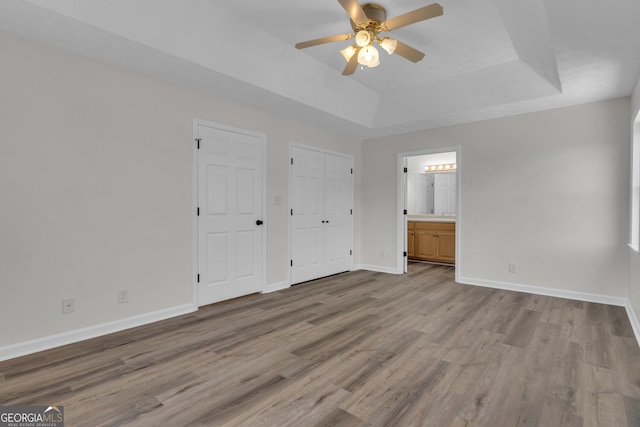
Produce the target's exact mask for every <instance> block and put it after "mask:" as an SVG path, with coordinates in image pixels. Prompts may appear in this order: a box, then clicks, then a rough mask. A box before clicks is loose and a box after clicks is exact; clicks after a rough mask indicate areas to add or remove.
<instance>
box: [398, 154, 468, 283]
mask: <svg viewBox="0 0 640 427" xmlns="http://www.w3.org/2000/svg"><path fill="white" fill-rule="evenodd" d="M461 151H462V149H461V146H460V145H455V146H448V147H434V148H424V149H422V150H416V151H409V152H402V153H398V156H397V159H396V167H397V177H398V179H397V182H398V184H397V185H398V188H397V195H398V200H397V209H396V227H397V228H396V230H397V231H396V245H397V248H403V247H404V249H401V250H398V251H397V252H398V253H397V258H396V274H404V256H403V251H406V250H407V226H406V220H405V216H404V215H403V213H402V211H403V210H404V206H406V197H407V195H406V193H407V192H406V191H403V175H404V158H405V157H414V156H423V155H425V154H438V153H448V152H455V153H456V164H457V165H458V167H457V169H456V173H457V175H456V203H457V206H456V266H455V281H456V282H458V277H459V275H460V271H462V258H461V256H460V253H461V252H460V240H461V239H460V236H461V235H462V194H461V193H462V192H461V188H462V186H461V184H460V183H461V182H462V170H463V165H462V153H461Z"/></svg>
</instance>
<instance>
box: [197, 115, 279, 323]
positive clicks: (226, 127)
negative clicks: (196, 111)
mask: <svg viewBox="0 0 640 427" xmlns="http://www.w3.org/2000/svg"><path fill="white" fill-rule="evenodd" d="M200 125H202V126H208V127H212V128H216V129H219V130H223V131H227V132H234V133H239V134H242V135H248V136H252V137H255V138H258V139H259V140H260V144H261V145H262V165H261V166H262V177H261V179H262V216H263V218H264V219H263V221H264V223H265V226H264V227H262V230H261V232H262V248H261V249H260V252H261V259H262V271H261V274H262V278H261V280H260V292H262V293H264V292H266V291H267V289H266V286H267V235H268V233H267V227H268V226H269V218H268V211H267V136H266V135H265V134H264V133H259V132H254V131H251V130H247V129H242V128H238V127H234V126H229V125H225V124H222V123H217V122H212V121H211V120H205V119H200V118H197V117H196V118H194V119H193V138H192V139H191V153H192V154H191V156H192V157H191V162H192V168H191V169H192V178H191V179H192V185H191V187H192V194H191V199H192V200H191V224H192V227H191V230H192V231H191V232H192V236H191V259H192V274H191V300H192V304H193V306H194V308H195V309H196V310H197V309H198V307H199V306H200V305H199V301H198V214H197V209H198V147H197V144H196V139H197V138H198V126H200Z"/></svg>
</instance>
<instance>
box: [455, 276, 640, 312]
mask: <svg viewBox="0 0 640 427" xmlns="http://www.w3.org/2000/svg"><path fill="white" fill-rule="evenodd" d="M456 281H457V282H458V283H462V284H465V285H474V286H482V287H485V288H495V289H504V290H507V291H516V292H525V293H528V294H535V295H545V296H549V297H558V298H566V299H573V300H577V301H585V302H595V303H599V304H609V305H617V306H620V307H626V306H627V302H628V299H627V298H624V297H614V296H610V295H602V294H591V293H588V292H579V291H567V290H564V289H554V288H543V287H540V286H531V285H520V284H517V283H508V282H497V281H493V280H484V279H476V278H473V277H458V278H457V279H456Z"/></svg>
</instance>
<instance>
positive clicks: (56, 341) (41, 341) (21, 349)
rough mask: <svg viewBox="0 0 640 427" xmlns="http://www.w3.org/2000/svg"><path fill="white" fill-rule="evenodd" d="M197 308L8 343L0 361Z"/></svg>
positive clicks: (172, 309)
mask: <svg viewBox="0 0 640 427" xmlns="http://www.w3.org/2000/svg"><path fill="white" fill-rule="evenodd" d="M197 310H198V307H197V306H195V305H193V304H183V305H178V306H175V307H170V308H167V309H163V310H158V311H154V312H151V313H145V314H141V315H137V316H132V317H127V318H125V319H120V320H116V321H112V322H106V323H102V324H98V325H92V326H89V327H86V328H81V329H75V330H72V331H67V332H63V333H60V334H56V335H51V336H45V337H42V338H36V339H33V340H29V341H23V342H18V343H15V344H10V345H7V346H4V347H0V362H2V361H5V360H9V359H14V358H16V357H20V356H26V355H28V354H33V353H37V352H40V351H44V350H50V349H52V348H56V347H62V346H65V345H68V344H73V343H76V342H79V341H84V340H88V339H91V338H96V337H100V336H103V335H107V334H111V333H114V332H120V331H124V330H125V329H131V328H135V327H137V326H142V325H146V324H149V323H153V322H158V321H160V320H165V319H170V318H172V317H177V316H182V315H183V314H188V313H193V312H194V311H197Z"/></svg>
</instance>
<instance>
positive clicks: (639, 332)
mask: <svg viewBox="0 0 640 427" xmlns="http://www.w3.org/2000/svg"><path fill="white" fill-rule="evenodd" d="M625 309H626V310H627V317H629V322H630V323H631V328H632V329H633V334H634V335H635V336H636V342H637V343H638V345H640V322H638V316H636V312H635V310H634V309H633V306H631V301H629V300H628V299H627V304H626V306H625Z"/></svg>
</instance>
